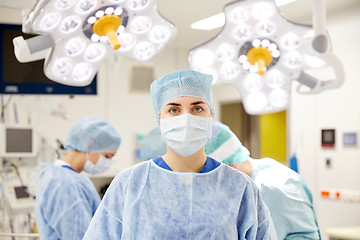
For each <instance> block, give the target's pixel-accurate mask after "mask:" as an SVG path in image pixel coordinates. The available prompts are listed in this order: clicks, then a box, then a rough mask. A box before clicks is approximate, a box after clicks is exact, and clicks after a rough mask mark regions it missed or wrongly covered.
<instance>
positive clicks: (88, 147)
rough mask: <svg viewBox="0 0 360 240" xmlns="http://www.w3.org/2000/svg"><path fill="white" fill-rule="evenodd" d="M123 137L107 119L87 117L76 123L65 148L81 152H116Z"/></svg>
mask: <svg viewBox="0 0 360 240" xmlns="http://www.w3.org/2000/svg"><path fill="white" fill-rule="evenodd" d="M120 142H121V137H120V135H119V133H118V132H117V131H116V129H115V128H114V127H113V126H112V125H111V124H110V123H109V122H108V121H106V120H105V119H100V118H88V117H85V118H83V119H81V120H79V121H78V122H76V123H75V124H74V126H73V127H72V128H71V130H70V132H69V135H68V137H67V139H66V143H65V146H64V147H65V148H66V149H69V150H78V151H81V152H116V151H117V150H118V148H119V146H120Z"/></svg>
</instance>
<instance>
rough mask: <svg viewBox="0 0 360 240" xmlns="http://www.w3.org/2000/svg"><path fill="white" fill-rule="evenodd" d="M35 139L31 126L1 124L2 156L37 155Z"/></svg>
mask: <svg viewBox="0 0 360 240" xmlns="http://www.w3.org/2000/svg"><path fill="white" fill-rule="evenodd" d="M35 141H36V139H35V134H34V130H33V128H32V127H31V126H28V125H18V124H16V125H9V124H0V157H35V155H36V143H35Z"/></svg>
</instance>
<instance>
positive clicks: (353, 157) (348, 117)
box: [288, 4, 360, 239]
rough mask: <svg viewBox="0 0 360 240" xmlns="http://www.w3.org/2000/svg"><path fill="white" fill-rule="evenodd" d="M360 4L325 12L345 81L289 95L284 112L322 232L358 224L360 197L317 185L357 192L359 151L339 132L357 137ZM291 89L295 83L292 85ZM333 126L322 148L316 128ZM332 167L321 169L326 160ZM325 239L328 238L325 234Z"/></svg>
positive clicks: (359, 187)
mask: <svg viewBox="0 0 360 240" xmlns="http://www.w3.org/2000/svg"><path fill="white" fill-rule="evenodd" d="M359 24H360V4H358V5H357V7H354V8H352V9H349V10H348V11H346V12H342V13H337V14H333V15H331V16H328V22H327V29H328V30H329V33H330V36H331V40H332V44H333V51H334V53H335V54H336V55H337V56H338V57H339V58H340V59H341V60H342V62H343V64H344V68H345V73H346V79H345V83H344V85H343V86H342V87H341V88H339V89H336V90H331V91H326V92H323V93H321V94H318V95H314V96H304V95H299V94H297V93H295V89H294V91H293V94H292V104H291V108H290V111H288V113H289V115H288V117H289V120H288V123H289V130H290V133H289V136H290V148H291V152H293V151H295V152H296V153H297V156H298V161H299V168H300V173H301V175H302V176H303V177H304V178H305V181H306V182H307V183H308V185H309V187H310V188H311V190H312V192H313V195H314V198H315V203H316V209H317V213H318V218H319V224H320V227H321V231H322V235H323V236H324V237H325V230H326V229H327V228H331V227H342V226H354V225H357V226H359V225H360V199H359V201H358V202H356V203H350V202H346V201H341V200H327V199H323V198H321V197H320V191H321V190H322V189H327V188H334V189H339V190H342V189H350V190H357V191H360V176H359V173H358V169H360V149H359V146H360V145H359V144H358V147H356V148H345V147H343V144H342V141H343V137H342V135H343V133H344V132H356V133H357V134H358V141H359V135H360V131H359V130H360V107H359V102H360V95H359V94H358V92H359V90H360V81H359V60H358V55H359V54H360V46H359V43H358V42H359V39H360V28H359ZM293 87H294V88H295V86H293ZM326 128H334V129H336V146H335V148H334V149H323V148H321V129H326ZM327 158H329V159H331V162H332V166H331V167H330V168H328V167H326V164H325V162H326V159H327ZM325 239H327V238H325Z"/></svg>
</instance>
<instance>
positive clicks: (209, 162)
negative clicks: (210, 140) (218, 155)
mask: <svg viewBox="0 0 360 240" xmlns="http://www.w3.org/2000/svg"><path fill="white" fill-rule="evenodd" d="M153 161H154V163H156V165H158V166H159V167H162V168H164V169H166V170H169V171H172V169H171V168H170V167H169V165H167V163H166V162H165V161H164V159H163V158H162V157H157V158H155V159H154V160H153ZM218 166H220V162H218V161H216V160H215V159H213V158H211V157H207V158H206V162H205V165H204V167H203V168H202V169H201V170H200V172H199V173H207V172H210V171H211V170H214V169H215V168H217V167H218Z"/></svg>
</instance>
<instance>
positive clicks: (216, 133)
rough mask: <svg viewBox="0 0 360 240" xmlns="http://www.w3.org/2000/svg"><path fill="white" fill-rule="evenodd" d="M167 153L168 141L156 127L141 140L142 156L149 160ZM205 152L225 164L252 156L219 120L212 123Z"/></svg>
mask: <svg viewBox="0 0 360 240" xmlns="http://www.w3.org/2000/svg"><path fill="white" fill-rule="evenodd" d="M165 153H166V143H165V142H164V141H162V140H161V132H160V130H159V128H158V127H156V128H154V129H153V130H151V131H150V132H149V133H148V134H147V135H146V136H145V137H144V139H143V141H142V142H141V144H140V157H141V159H143V160H149V159H154V158H157V157H159V156H162V155H164V154H165ZM205 154H206V155H208V156H210V157H212V158H213V159H215V160H217V161H219V162H223V163H225V164H236V163H240V162H244V161H246V160H247V159H248V158H249V157H250V152H249V150H248V149H247V148H246V147H244V146H243V145H242V144H241V142H240V140H239V139H238V138H237V137H236V135H235V134H234V133H233V132H232V131H231V130H230V128H229V127H228V126H226V125H224V124H222V123H221V122H218V121H216V122H214V123H213V125H212V136H211V138H210V139H209V141H207V143H206V144H205Z"/></svg>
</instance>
